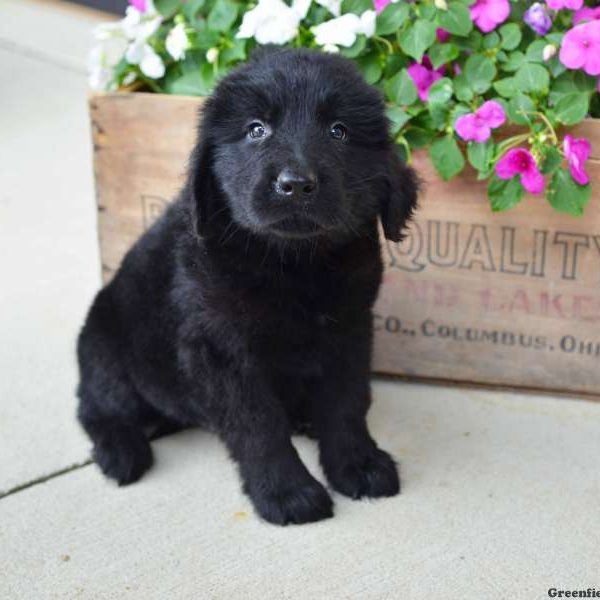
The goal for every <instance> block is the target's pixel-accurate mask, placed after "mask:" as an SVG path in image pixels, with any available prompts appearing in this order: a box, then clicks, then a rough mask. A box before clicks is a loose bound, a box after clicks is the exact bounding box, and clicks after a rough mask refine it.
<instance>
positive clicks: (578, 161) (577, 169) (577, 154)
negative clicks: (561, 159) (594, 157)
mask: <svg viewBox="0 0 600 600" xmlns="http://www.w3.org/2000/svg"><path fill="white" fill-rule="evenodd" d="M563 150H564V151H565V158H566V159H567V160H568V161H569V170H570V171H571V177H573V179H574V180H575V181H576V182H577V183H578V184H579V185H587V184H588V183H589V182H590V176H589V175H588V174H587V173H586V171H585V168H584V165H585V161H586V160H587V159H588V158H589V157H590V154H591V152H592V145H591V144H590V142H589V141H588V140H586V139H585V138H577V139H575V138H574V137H573V136H571V135H565V139H564V140H563Z"/></svg>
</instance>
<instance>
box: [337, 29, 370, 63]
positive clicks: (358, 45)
mask: <svg viewBox="0 0 600 600" xmlns="http://www.w3.org/2000/svg"><path fill="white" fill-rule="evenodd" d="M366 45H367V36H366V35H358V36H356V41H355V42H354V44H352V46H350V47H349V48H344V47H341V48H340V54H341V55H342V56H345V57H346V58H356V57H357V56H358V55H359V54H360V53H361V52H362V51H363V50H364V49H365V47H366Z"/></svg>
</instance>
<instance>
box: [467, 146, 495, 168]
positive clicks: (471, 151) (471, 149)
mask: <svg viewBox="0 0 600 600" xmlns="http://www.w3.org/2000/svg"><path fill="white" fill-rule="evenodd" d="M494 150H495V145H494V142H493V140H492V139H491V138H490V139H489V140H487V141H486V142H483V143H478V142H469V144H468V146H467V158H468V159H469V162H470V163H471V165H472V166H473V167H474V168H475V169H477V170H478V171H483V172H487V171H489V168H490V161H491V160H492V158H493V157H494Z"/></svg>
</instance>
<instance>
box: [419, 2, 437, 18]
mask: <svg viewBox="0 0 600 600" xmlns="http://www.w3.org/2000/svg"><path fill="white" fill-rule="evenodd" d="M419 4H420V6H419V15H420V16H421V18H423V19H426V20H427V21H432V20H433V18H434V17H435V15H436V14H437V8H436V7H435V5H434V4H426V3H425V2H420V3H419Z"/></svg>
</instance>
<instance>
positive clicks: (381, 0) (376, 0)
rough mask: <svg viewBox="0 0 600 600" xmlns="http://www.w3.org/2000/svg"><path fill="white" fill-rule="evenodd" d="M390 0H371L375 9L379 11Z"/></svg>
mask: <svg viewBox="0 0 600 600" xmlns="http://www.w3.org/2000/svg"><path fill="white" fill-rule="evenodd" d="M391 1H392V0H373V4H374V5H375V10H376V11H377V12H378V13H380V12H381V11H382V10H383V9H384V8H385V7H386V6H387V5H388V4H389V3H390V2H391Z"/></svg>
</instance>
